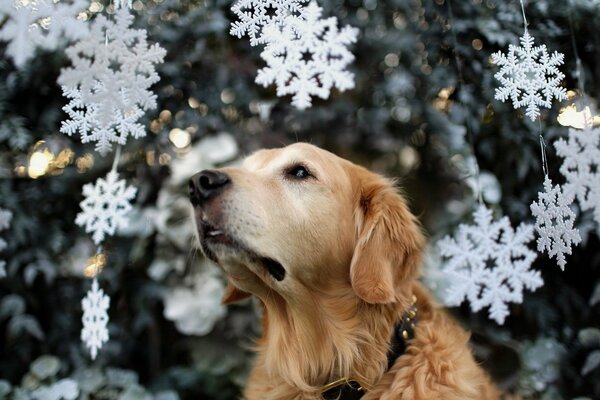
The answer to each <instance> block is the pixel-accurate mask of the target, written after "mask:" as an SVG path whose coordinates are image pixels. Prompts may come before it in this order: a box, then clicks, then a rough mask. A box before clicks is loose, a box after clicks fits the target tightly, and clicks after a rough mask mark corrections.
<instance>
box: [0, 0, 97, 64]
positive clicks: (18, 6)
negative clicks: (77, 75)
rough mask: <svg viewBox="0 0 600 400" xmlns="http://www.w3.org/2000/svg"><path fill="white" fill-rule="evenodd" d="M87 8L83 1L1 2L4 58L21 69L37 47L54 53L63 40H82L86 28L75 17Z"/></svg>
mask: <svg viewBox="0 0 600 400" xmlns="http://www.w3.org/2000/svg"><path fill="white" fill-rule="evenodd" d="M88 5H89V2H86V1H85V0H74V1H72V2H65V1H62V2H60V3H55V2H54V1H52V0H32V1H28V2H24V1H16V0H2V1H0V41H5V42H8V45H7V47H6V54H7V55H8V56H10V57H11V58H12V59H13V61H14V63H15V65H16V66H17V67H19V68H21V67H23V66H25V64H26V63H27V61H28V60H29V59H30V58H31V57H33V55H34V53H35V49H36V48H38V47H39V48H42V49H45V50H54V49H56V48H57V47H58V46H59V45H60V44H61V43H62V42H63V41H64V40H65V39H66V40H78V39H81V38H83V37H85V36H86V35H87V34H88V28H87V24H86V23H85V22H84V21H83V20H78V19H77V16H78V15H79V13H80V12H82V11H85V9H86V8H87V6H88Z"/></svg>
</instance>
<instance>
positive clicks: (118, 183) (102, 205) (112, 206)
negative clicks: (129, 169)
mask: <svg viewBox="0 0 600 400" xmlns="http://www.w3.org/2000/svg"><path fill="white" fill-rule="evenodd" d="M136 192H137V189H136V188H135V187H133V186H125V180H124V179H121V180H119V175H118V174H117V173H116V172H115V171H110V172H109V173H108V175H106V179H102V178H98V180H97V181H96V184H95V185H92V184H91V183H88V184H86V185H84V186H83V195H84V196H85V199H83V201H82V202H81V203H80V206H81V212H80V213H79V214H77V218H76V219H75V223H76V224H77V225H79V226H81V227H84V226H85V231H86V232H88V233H92V232H93V234H92V238H93V239H94V242H95V243H96V244H97V245H98V244H100V242H102V241H103V240H104V237H105V236H106V235H108V236H112V235H114V234H115V231H116V230H117V228H118V227H119V226H122V225H124V224H126V223H127V218H126V215H127V213H128V212H129V211H130V210H131V203H130V201H131V200H132V199H133V198H134V197H135V194H136Z"/></svg>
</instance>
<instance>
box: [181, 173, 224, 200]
mask: <svg viewBox="0 0 600 400" xmlns="http://www.w3.org/2000/svg"><path fill="white" fill-rule="evenodd" d="M230 182H231V180H230V179H229V176H228V175H227V174H225V173H223V172H220V171H216V170H210V169H205V170H204V171H200V172H198V173H197V174H196V175H194V176H192V178H191V179H190V182H189V189H190V200H191V201H192V203H193V204H202V203H203V202H204V201H206V200H208V199H209V198H211V197H213V196H214V195H216V194H217V193H219V192H220V191H221V190H222V189H223V188H225V187H226V186H227V185H228V184H229V183H230Z"/></svg>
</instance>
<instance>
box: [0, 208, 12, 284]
mask: <svg viewBox="0 0 600 400" xmlns="http://www.w3.org/2000/svg"><path fill="white" fill-rule="evenodd" d="M11 219H12V213H11V212H10V211H8V210H3V209H1V208H0V231H3V230H5V229H8V227H9V226H10V220H11ZM5 248H6V241H4V239H2V238H0V252H2V251H3V250H4V249H5ZM5 266H6V262H5V261H3V260H0V278H4V277H5V276H6V270H5Z"/></svg>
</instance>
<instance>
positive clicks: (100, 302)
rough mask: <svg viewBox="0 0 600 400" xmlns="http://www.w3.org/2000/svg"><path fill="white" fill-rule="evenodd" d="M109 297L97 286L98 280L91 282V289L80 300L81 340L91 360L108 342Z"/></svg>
mask: <svg viewBox="0 0 600 400" xmlns="http://www.w3.org/2000/svg"><path fill="white" fill-rule="evenodd" d="M109 306H110V297H108V296H107V295H106V294H104V291H103V290H102V289H100V288H99V286H98V279H96V278H94V280H93V281H92V288H91V289H90V290H89V291H88V292H87V295H86V296H85V297H84V298H83V299H82V300H81V308H82V309H83V317H82V322H83V328H82V329H81V340H82V341H83V342H84V343H85V345H86V346H87V347H88V348H89V349H90V355H91V356H92V359H96V355H97V354H98V350H99V349H100V348H102V346H103V345H104V343H106V342H107V341H108V328H107V324H108V313H107V311H108V307H109Z"/></svg>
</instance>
